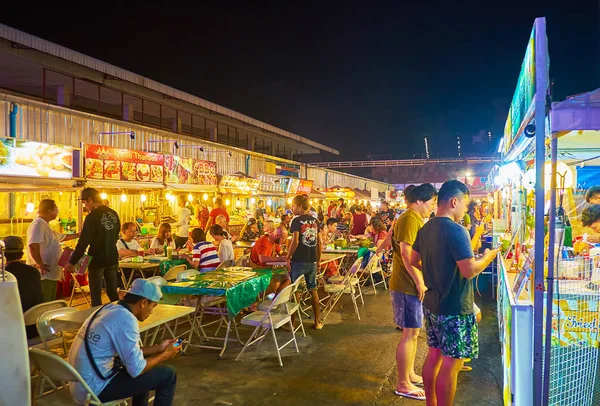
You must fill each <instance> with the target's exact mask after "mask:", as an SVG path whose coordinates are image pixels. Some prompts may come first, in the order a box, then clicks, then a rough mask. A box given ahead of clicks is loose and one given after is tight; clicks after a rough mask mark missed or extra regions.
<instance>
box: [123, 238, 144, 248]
mask: <svg viewBox="0 0 600 406" xmlns="http://www.w3.org/2000/svg"><path fill="white" fill-rule="evenodd" d="M123 241H125V240H123ZM123 241H121V238H119V239H118V240H117V251H120V250H136V251H137V250H140V249H143V248H142V246H141V245H140V243H139V242H137V241H136V240H131V241H125V243H126V244H127V246H125V244H123Z"/></svg>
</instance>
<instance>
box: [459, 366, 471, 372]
mask: <svg viewBox="0 0 600 406" xmlns="http://www.w3.org/2000/svg"><path fill="white" fill-rule="evenodd" d="M472 370H473V368H471V367H470V366H468V365H463V367H462V368H461V369H460V372H471V371H472Z"/></svg>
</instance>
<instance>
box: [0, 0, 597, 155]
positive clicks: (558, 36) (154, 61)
mask: <svg viewBox="0 0 600 406" xmlns="http://www.w3.org/2000/svg"><path fill="white" fill-rule="evenodd" d="M11 3H12V4H10V5H9V6H4V7H5V8H4V10H3V12H2V17H1V18H0V21H2V22H3V23H5V24H7V25H10V26H12V27H15V28H18V29H21V30H24V31H26V32H29V33H31V34H34V35H37V36H40V37H42V38H45V39H48V40H50V41H53V42H56V43H59V44H61V45H64V46H66V47H68V48H72V49H75V50H77V51H80V52H82V53H85V54H87V55H90V56H93V57H96V58H98V59H101V60H103V61H106V62H109V63H112V64H115V65H117V66H120V67H122V68H125V69H128V70H131V71H133V72H135V73H139V74H141V75H144V76H147V77H149V78H152V79H154V80H157V81H159V82H162V83H165V84H168V85H171V86H173V87H175V88H178V89H181V90H184V91H187V92H189V93H192V94H194V95H197V96H200V97H202V98H205V99H207V100H210V101H213V102H215V103H219V104H221V105H224V106H226V107H229V108H231V109H234V110H237V111H239V112H242V113H244V114H246V115H249V116H251V117H254V118H257V119H259V120H262V121H265V122H267V123H269V124H273V125H276V126H278V127H280V128H283V129H286V130H289V131H292V132H295V133H297V134H299V135H302V136H304V137H307V138H310V139H313V140H315V141H318V142H321V143H323V144H325V145H329V146H331V147H334V148H336V149H339V150H340V152H341V158H342V159H344V160H346V159H366V157H367V155H369V154H386V155H390V156H392V157H393V158H399V159H400V158H408V157H411V156H412V154H415V153H416V154H422V153H423V152H424V147H423V137H424V136H425V135H427V136H428V137H429V139H430V143H429V146H430V152H431V154H432V155H441V156H448V155H453V154H454V155H455V154H456V133H460V134H462V145H463V150H464V151H465V152H467V153H468V152H470V151H469V150H470V148H471V138H470V136H472V135H476V134H478V133H480V132H481V131H485V132H486V133H487V131H492V132H493V134H494V143H497V136H498V135H499V134H501V132H502V129H503V127H504V121H505V118H506V115H507V112H508V107H509V104H510V100H511V98H512V94H513V92H514V88H515V85H516V81H517V77H518V74H519V70H520V67H521V61H522V59H523V56H524V53H525V47H526V45H527V41H528V38H529V34H530V31H531V27H532V24H533V20H534V18H535V17H539V16H545V17H547V24H548V40H549V51H550V60H551V75H552V77H553V78H554V81H555V88H554V90H555V96H554V98H555V100H562V99H564V98H565V97H566V96H568V95H572V94H576V93H581V92H585V91H589V90H593V89H595V88H596V87H598V85H599V84H600V8H599V1H598V0H587V1H581V0H572V1H569V2H567V1H566V0H564V1H560V2H558V1H527V0H521V1H518V2H517V1H512V0H510V1H508V0H505V1H502V0H485V1H481V0H480V1H450V0H446V1H435V2H434V1H426V0H414V1H399V0H398V1H395V2H389V3H384V2H377V1H361V2H356V3H353V2H351V1H344V2H341V1H340V2H331V3H330V2H323V1H321V2H315V3H311V2H291V1H285V0H284V1H281V0H279V1H242V2H239V3H240V4H238V5H235V4H234V3H233V2H224V1H221V2H211V3H219V4H210V5H208V4H207V5H202V3H201V2H197V3H193V4H195V6H179V5H177V2H171V3H165V4H167V5H166V6H162V7H154V8H153V7H151V6H148V4H149V3H148V2H135V1H130V2H127V5H118V6H111V5H109V3H108V2H103V3H95V5H94V6H93V8H94V9H95V11H89V9H90V7H91V6H83V5H81V4H83V3H78V4H79V5H63V4H61V3H59V2H52V3H50V4H51V5H48V6H43V7H40V6H32V5H31V4H24V5H20V4H15V2H11ZM523 3H526V4H527V5H523ZM90 4H91V3H90ZM6 7H8V9H7V8H6ZM44 7H46V8H44Z"/></svg>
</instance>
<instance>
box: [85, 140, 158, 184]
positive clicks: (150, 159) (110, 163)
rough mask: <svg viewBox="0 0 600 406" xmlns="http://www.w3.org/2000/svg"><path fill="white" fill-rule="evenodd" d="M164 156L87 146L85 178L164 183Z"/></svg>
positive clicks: (100, 146)
mask: <svg viewBox="0 0 600 406" xmlns="http://www.w3.org/2000/svg"><path fill="white" fill-rule="evenodd" d="M163 164H164V155H162V154H155V153H152V152H144V151H135V150H130V149H121V148H112V147H105V146H103V145H86V146H85V177H86V178H88V179H104V180H122V181H133V182H163Z"/></svg>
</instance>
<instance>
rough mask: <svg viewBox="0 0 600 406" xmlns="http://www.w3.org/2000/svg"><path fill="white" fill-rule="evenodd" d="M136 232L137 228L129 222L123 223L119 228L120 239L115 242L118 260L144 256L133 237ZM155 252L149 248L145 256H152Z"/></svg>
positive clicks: (142, 250)
mask: <svg viewBox="0 0 600 406" xmlns="http://www.w3.org/2000/svg"><path fill="white" fill-rule="evenodd" d="M136 232H137V227H136V226H135V224H134V223H132V222H131V221H128V222H126V223H123V225H122V226H121V238H119V239H118V240H117V251H119V258H129V257H137V256H138V255H140V253H142V255H144V249H143V248H142V246H141V245H140V243H138V242H137V241H136V240H135V239H134V238H133V237H135V233H136ZM155 251H156V250H155V249H153V248H151V249H149V250H148V251H146V252H145V253H146V254H154V252H155Z"/></svg>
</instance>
